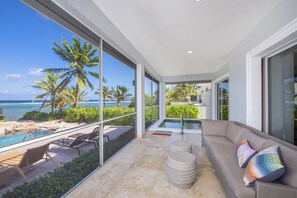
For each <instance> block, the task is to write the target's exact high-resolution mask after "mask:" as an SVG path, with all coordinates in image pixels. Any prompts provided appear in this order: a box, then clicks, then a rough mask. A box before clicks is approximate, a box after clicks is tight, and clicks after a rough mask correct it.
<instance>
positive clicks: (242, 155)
mask: <svg viewBox="0 0 297 198" xmlns="http://www.w3.org/2000/svg"><path fill="white" fill-rule="evenodd" d="M256 153H257V151H256V150H254V149H252V148H251V147H250V145H249V143H248V141H247V140H241V141H240V143H239V145H238V146H237V150H236V154H237V159H238V165H239V167H240V168H245V167H246V166H247V164H248V163H249V161H250V159H252V157H253V156H254V155H256Z"/></svg>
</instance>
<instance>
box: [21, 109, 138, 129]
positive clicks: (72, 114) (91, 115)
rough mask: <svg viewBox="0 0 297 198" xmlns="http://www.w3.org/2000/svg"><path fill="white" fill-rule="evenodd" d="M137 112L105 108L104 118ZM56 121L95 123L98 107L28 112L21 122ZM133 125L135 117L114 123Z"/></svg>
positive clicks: (97, 116) (97, 117) (97, 119)
mask: <svg viewBox="0 0 297 198" xmlns="http://www.w3.org/2000/svg"><path fill="white" fill-rule="evenodd" d="M133 112H135V108H132V107H104V108H103V116H104V119H105V120H106V119H110V118H115V117H118V116H121V115H124V114H129V113H133ZM56 119H63V120H64V121H66V122H86V123H93V122H98V121H99V111H98V108H96V107H77V108H69V109H66V110H64V111H59V112H54V113H46V112H39V111H31V112H27V113H26V114H25V115H24V116H23V117H22V118H21V119H20V120H38V121H51V120H56ZM127 122H128V123H129V124H131V123H132V124H133V122H134V118H133V116H128V117H127V118H126V120H125V119H122V121H114V122H113V123H109V124H114V125H124V124H125V123H127Z"/></svg>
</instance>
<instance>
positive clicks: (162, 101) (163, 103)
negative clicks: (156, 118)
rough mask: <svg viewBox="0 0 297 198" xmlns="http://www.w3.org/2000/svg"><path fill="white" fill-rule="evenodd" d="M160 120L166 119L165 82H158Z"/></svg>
mask: <svg viewBox="0 0 297 198" xmlns="http://www.w3.org/2000/svg"><path fill="white" fill-rule="evenodd" d="M159 108H160V112H159V113H160V119H161V120H163V119H165V118H166V85H165V82H163V81H160V106H159Z"/></svg>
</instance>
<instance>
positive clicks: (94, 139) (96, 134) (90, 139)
mask: <svg viewBox="0 0 297 198" xmlns="http://www.w3.org/2000/svg"><path fill="white" fill-rule="evenodd" d="M99 131H100V130H99V127H96V128H94V130H93V131H92V132H91V133H89V134H88V135H89V137H88V138H87V139H86V140H85V141H87V142H95V143H96V145H97V146H98V145H99ZM82 135H86V134H85V133H76V134H73V135H70V136H69V137H68V138H74V139H75V138H77V137H79V136H82ZM104 137H106V138H107V141H109V140H110V138H109V136H108V135H107V134H103V138H104Z"/></svg>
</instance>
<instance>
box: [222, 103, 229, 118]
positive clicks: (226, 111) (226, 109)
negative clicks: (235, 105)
mask: <svg viewBox="0 0 297 198" xmlns="http://www.w3.org/2000/svg"><path fill="white" fill-rule="evenodd" d="M222 113H223V120H228V105H222Z"/></svg>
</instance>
